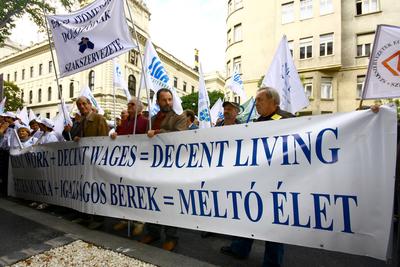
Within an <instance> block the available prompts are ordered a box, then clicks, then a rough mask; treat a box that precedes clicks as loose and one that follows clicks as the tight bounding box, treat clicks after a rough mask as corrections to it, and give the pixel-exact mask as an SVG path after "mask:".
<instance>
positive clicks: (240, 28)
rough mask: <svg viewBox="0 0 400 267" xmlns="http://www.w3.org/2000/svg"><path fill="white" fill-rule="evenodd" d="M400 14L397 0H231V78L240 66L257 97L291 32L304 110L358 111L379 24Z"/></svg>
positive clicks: (228, 60)
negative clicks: (305, 97) (306, 103)
mask: <svg viewBox="0 0 400 267" xmlns="http://www.w3.org/2000/svg"><path fill="white" fill-rule="evenodd" d="M399 12H400V1H398V0H279V1H255V0H228V1H227V20H226V24H227V33H226V34H227V48H226V57H225V58H226V71H227V76H226V77H227V78H226V80H229V78H230V75H231V72H232V71H233V69H234V68H235V66H237V67H238V68H239V69H240V70H241V73H242V80H243V83H244V86H245V90H246V92H247V95H255V92H256V90H257V84H258V83H259V81H260V79H261V78H262V76H263V75H264V74H265V73H266V71H267V69H268V67H269V65H270V63H271V62H272V58H273V56H274V54H275V50H276V49H277V46H278V44H279V42H280V40H281V38H282V36H283V35H286V36H287V39H288V43H289V47H290V50H291V52H292V55H293V59H294V63H295V65H296V67H297V70H298V72H299V75H300V78H301V80H302V82H303V85H304V88H305V91H306V94H307V95H308V96H309V99H310V105H309V107H308V108H306V109H304V110H303V111H302V112H301V114H322V113H331V112H342V111H343V112H344V111H351V110H355V109H356V107H358V105H359V102H360V97H361V92H362V86H363V82H364V79H365V75H366V73H367V68H368V62H369V56H370V54H371V52H372V45H373V39H374V36H375V30H376V27H377V25H378V24H390V25H399V24H400V20H399V19H398V15H397V14H398V13H399ZM366 103H367V104H371V101H369V102H366Z"/></svg>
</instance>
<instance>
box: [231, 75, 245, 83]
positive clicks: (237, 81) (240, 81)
mask: <svg viewBox="0 0 400 267" xmlns="http://www.w3.org/2000/svg"><path fill="white" fill-rule="evenodd" d="M233 80H234V81H235V82H236V83H238V84H243V82H242V79H240V74H239V73H236V74H235V75H234V77H233Z"/></svg>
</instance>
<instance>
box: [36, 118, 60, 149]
mask: <svg viewBox="0 0 400 267" xmlns="http://www.w3.org/2000/svg"><path fill="white" fill-rule="evenodd" d="M38 123H39V128H40V131H41V132H42V135H41V136H40V137H39V139H38V141H37V144H38V145H44V144H48V143H53V142H58V137H57V135H56V133H55V132H54V131H53V129H54V122H53V121H52V120H50V119H47V118H43V119H41V120H40V121H38Z"/></svg>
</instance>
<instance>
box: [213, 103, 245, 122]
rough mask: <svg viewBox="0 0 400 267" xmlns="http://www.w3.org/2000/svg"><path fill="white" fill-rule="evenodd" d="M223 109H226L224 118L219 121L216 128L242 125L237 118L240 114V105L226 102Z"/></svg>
mask: <svg viewBox="0 0 400 267" xmlns="http://www.w3.org/2000/svg"><path fill="white" fill-rule="evenodd" d="M222 107H223V108H224V118H223V119H222V120H220V121H218V122H217V123H216V125H215V126H224V125H234V124H240V121H239V120H238V119H237V118H236V117H237V115H238V114H239V112H240V105H239V104H238V103H235V102H229V101H225V102H224V103H223V104H222Z"/></svg>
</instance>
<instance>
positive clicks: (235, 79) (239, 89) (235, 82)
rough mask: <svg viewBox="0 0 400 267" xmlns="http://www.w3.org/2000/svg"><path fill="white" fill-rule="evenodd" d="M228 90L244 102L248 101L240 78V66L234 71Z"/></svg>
mask: <svg viewBox="0 0 400 267" xmlns="http://www.w3.org/2000/svg"><path fill="white" fill-rule="evenodd" d="M227 88H229V89H230V90H231V91H232V92H234V93H235V94H236V95H238V96H240V97H241V98H242V99H243V100H245V99H246V92H245V91H244V87H243V81H242V78H241V77H240V73H239V66H238V65H236V67H235V69H234V70H233V73H232V77H231V80H230V81H229V83H228V85H227Z"/></svg>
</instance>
